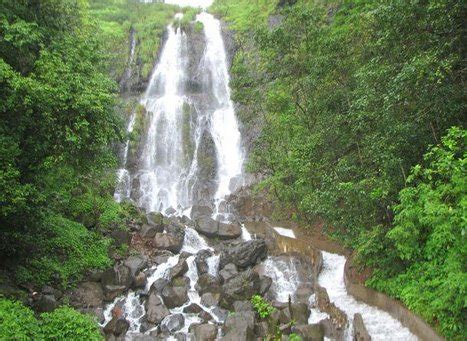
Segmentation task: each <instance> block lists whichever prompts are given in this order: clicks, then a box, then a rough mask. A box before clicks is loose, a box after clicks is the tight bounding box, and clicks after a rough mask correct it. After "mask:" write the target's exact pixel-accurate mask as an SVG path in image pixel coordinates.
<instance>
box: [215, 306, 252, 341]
mask: <svg viewBox="0 0 467 341" xmlns="http://www.w3.org/2000/svg"><path fill="white" fill-rule="evenodd" d="M254 328H255V313H254V312H253V311H245V312H242V313H240V314H238V313H235V314H231V315H229V316H227V319H226V320H225V324H224V330H225V336H224V338H223V340H254V339H255V334H254Z"/></svg>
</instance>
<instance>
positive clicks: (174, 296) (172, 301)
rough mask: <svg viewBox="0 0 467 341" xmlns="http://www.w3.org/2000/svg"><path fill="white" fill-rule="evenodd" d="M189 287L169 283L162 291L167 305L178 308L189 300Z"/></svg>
mask: <svg viewBox="0 0 467 341" xmlns="http://www.w3.org/2000/svg"><path fill="white" fill-rule="evenodd" d="M187 291H188V288H187V287H172V286H170V285H167V286H166V287H165V288H164V289H163V290H162V293H161V296H162V299H163V300H164V303H165V305H166V306H167V307H168V308H169V309H172V308H176V307H180V306H181V305H183V304H184V303H185V302H186V301H188V293H187Z"/></svg>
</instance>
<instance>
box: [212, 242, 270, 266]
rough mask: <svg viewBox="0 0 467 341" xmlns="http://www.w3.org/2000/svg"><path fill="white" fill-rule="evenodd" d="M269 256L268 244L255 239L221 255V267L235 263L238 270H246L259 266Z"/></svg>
mask: <svg viewBox="0 0 467 341" xmlns="http://www.w3.org/2000/svg"><path fill="white" fill-rule="evenodd" d="M266 256H267V247H266V242H265V241H264V240H262V239H253V240H249V241H246V242H242V243H239V244H238V245H236V246H234V247H232V248H230V249H227V250H225V251H224V252H222V254H221V260H220V263H221V265H224V264H227V263H234V264H235V265H236V266H237V267H238V268H241V269H245V268H248V267H251V266H253V265H256V264H258V263H259V262H261V260H263V259H265V258H266Z"/></svg>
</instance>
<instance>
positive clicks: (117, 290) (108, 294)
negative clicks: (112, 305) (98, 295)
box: [104, 285, 128, 302]
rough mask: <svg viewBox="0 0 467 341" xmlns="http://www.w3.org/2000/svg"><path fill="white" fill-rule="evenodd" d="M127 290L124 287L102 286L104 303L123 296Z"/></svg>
mask: <svg viewBox="0 0 467 341" xmlns="http://www.w3.org/2000/svg"><path fill="white" fill-rule="evenodd" d="M126 289H128V288H127V287H126V286H124V285H105V286H104V301H107V302H109V301H113V300H114V299H115V298H116V297H118V296H120V295H121V294H123V292H124V291H125V290H126Z"/></svg>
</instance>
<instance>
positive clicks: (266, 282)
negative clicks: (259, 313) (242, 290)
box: [259, 276, 272, 295]
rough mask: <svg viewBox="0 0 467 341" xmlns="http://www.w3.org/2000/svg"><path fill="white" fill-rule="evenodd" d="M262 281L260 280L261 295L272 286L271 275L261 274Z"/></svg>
mask: <svg viewBox="0 0 467 341" xmlns="http://www.w3.org/2000/svg"><path fill="white" fill-rule="evenodd" d="M260 281H261V282H260V289H259V293H260V295H264V294H266V293H267V292H268V290H269V288H270V287H271V285H272V279H271V277H268V276H261V277H260Z"/></svg>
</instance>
